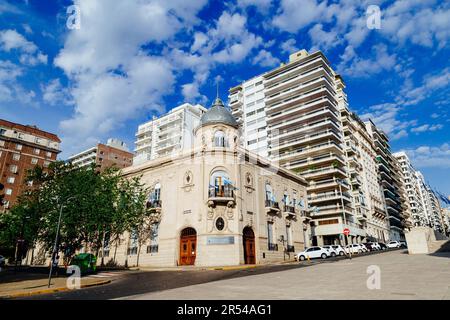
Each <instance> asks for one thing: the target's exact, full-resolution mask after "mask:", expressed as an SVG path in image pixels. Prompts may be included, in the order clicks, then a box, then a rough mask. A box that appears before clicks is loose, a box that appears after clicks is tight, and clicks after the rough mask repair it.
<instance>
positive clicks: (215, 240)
mask: <svg viewBox="0 0 450 320" xmlns="http://www.w3.org/2000/svg"><path fill="white" fill-rule="evenodd" d="M206 244H207V245H216V244H219V245H220V244H234V236H216V237H207V238H206Z"/></svg>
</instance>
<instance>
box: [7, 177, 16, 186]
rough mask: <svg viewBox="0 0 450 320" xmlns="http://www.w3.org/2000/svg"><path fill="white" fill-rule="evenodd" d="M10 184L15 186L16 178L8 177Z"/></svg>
mask: <svg viewBox="0 0 450 320" xmlns="http://www.w3.org/2000/svg"><path fill="white" fill-rule="evenodd" d="M6 181H7V182H8V183H10V184H13V183H14V181H16V178H14V177H8V179H7V180H6Z"/></svg>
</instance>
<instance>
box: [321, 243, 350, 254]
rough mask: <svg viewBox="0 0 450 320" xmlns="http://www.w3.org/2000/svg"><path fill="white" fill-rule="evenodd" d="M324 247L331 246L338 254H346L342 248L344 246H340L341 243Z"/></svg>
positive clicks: (332, 250)
mask: <svg viewBox="0 0 450 320" xmlns="http://www.w3.org/2000/svg"><path fill="white" fill-rule="evenodd" d="M323 247H324V248H325V249H329V248H331V250H330V252H335V253H336V255H337V256H343V255H345V251H344V248H342V246H340V245H336V244H333V245H328V246H323ZM331 256H332V257H334V256H333V254H331Z"/></svg>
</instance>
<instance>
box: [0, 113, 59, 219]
mask: <svg viewBox="0 0 450 320" xmlns="http://www.w3.org/2000/svg"><path fill="white" fill-rule="evenodd" d="M60 143H61V140H60V139H59V138H58V136H57V135H55V134H53V133H49V132H46V131H43V130H40V129H39V128H37V127H36V126H30V125H22V124H18V123H14V122H10V121H6V120H2V119H0V183H1V184H3V185H4V189H3V190H2V191H0V192H2V193H3V194H4V195H5V197H4V205H3V206H1V205H0V211H3V210H5V209H8V208H10V207H11V206H12V205H14V203H15V202H16V201H17V197H18V196H19V195H20V194H21V192H22V190H23V187H25V186H26V184H27V183H29V184H30V183H32V182H28V181H26V177H27V170H29V169H32V168H34V167H35V166H41V167H43V168H47V167H48V166H49V164H50V163H51V162H53V161H56V157H57V155H58V154H59V153H60V152H61V151H60V149H59V148H60Z"/></svg>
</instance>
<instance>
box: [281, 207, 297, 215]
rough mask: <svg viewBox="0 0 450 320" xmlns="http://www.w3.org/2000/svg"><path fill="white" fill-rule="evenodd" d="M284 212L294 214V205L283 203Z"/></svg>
mask: <svg viewBox="0 0 450 320" xmlns="http://www.w3.org/2000/svg"><path fill="white" fill-rule="evenodd" d="M284 212H288V213H293V214H295V207H293V206H289V205H284Z"/></svg>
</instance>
